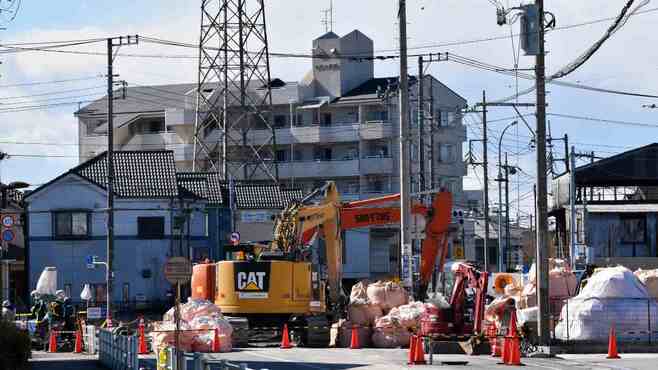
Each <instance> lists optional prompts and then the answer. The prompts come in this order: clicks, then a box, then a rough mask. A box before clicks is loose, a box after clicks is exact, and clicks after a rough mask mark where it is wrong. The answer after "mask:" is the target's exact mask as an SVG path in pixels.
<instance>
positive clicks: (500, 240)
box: [496, 121, 519, 272]
mask: <svg viewBox="0 0 658 370" xmlns="http://www.w3.org/2000/svg"><path fill="white" fill-rule="evenodd" d="M518 123H519V121H513V122H511V123H509V124H508V125H507V126H505V128H504V129H503V132H502V133H501V134H500V138H498V178H497V179H496V181H497V182H498V272H503V211H502V208H503V200H502V199H503V188H502V182H503V181H506V178H507V176H505V178H503V173H502V169H503V165H502V163H501V162H502V159H501V157H500V154H501V152H502V145H503V137H504V136H505V132H507V130H508V129H509V128H510V127H512V126H516V125H517V124H518ZM506 162H507V160H506ZM505 173H506V174H507V164H505ZM506 186H507V184H506ZM506 203H508V202H506ZM508 212H509V210H508ZM505 217H506V219H507V217H508V215H507V214H506V215H505Z"/></svg>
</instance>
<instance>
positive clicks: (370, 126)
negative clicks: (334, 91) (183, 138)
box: [206, 121, 392, 145]
mask: <svg viewBox="0 0 658 370" xmlns="http://www.w3.org/2000/svg"><path fill="white" fill-rule="evenodd" d="M275 134H276V143H277V145H291V144H314V143H349V142H356V141H359V140H377V139H385V138H388V137H390V136H391V135H392V128H391V124H390V123H388V122H383V121H372V122H367V123H365V124H362V125H361V124H359V123H344V124H338V123H337V124H333V125H331V126H324V125H308V126H294V127H292V128H290V127H285V128H279V129H276V130H275ZM231 136H232V137H233V138H235V139H238V140H236V142H241V141H242V140H241V139H240V134H239V133H238V132H235V133H234V134H232V135H231ZM220 137H221V135H220V133H219V131H217V130H215V131H213V132H212V133H211V134H210V135H209V136H208V137H207V138H206V140H207V141H208V142H216V141H217V140H219V138H220ZM269 139H270V133H269V132H268V131H267V130H250V132H249V135H248V136H247V140H248V143H249V144H252V145H262V144H265V143H266V142H267V141H268V140H269Z"/></svg>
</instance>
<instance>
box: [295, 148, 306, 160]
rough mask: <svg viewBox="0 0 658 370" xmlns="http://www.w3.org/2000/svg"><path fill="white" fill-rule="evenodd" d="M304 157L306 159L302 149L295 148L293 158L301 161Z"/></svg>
mask: <svg viewBox="0 0 658 370" xmlns="http://www.w3.org/2000/svg"><path fill="white" fill-rule="evenodd" d="M303 159H304V156H303V155H302V151H301V150H295V152H294V158H293V160H295V161H301V160H303Z"/></svg>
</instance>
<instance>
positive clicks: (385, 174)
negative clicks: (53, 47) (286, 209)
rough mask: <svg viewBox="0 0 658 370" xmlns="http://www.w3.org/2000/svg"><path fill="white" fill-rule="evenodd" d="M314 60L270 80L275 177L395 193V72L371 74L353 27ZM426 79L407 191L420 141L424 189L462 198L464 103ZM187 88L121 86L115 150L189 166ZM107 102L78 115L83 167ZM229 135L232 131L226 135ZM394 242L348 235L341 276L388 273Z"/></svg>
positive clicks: (390, 235)
mask: <svg viewBox="0 0 658 370" xmlns="http://www.w3.org/2000/svg"><path fill="white" fill-rule="evenodd" d="M312 54H313V55H314V56H315V58H313V59H311V60H312V62H311V70H310V71H309V72H308V73H307V74H306V75H305V76H303V77H302V78H301V79H300V81H294V82H284V81H281V80H279V79H273V80H272V81H271V89H272V103H273V105H272V111H271V112H272V114H271V115H270V116H271V119H272V122H271V124H272V125H273V126H274V127H275V137H276V143H277V146H276V148H275V150H274V153H275V154H274V156H275V158H271V160H275V161H276V162H277V165H278V174H279V179H280V181H281V182H282V183H283V184H285V185H288V186H290V187H295V188H302V189H304V190H311V189H313V188H314V187H316V186H318V185H320V184H322V183H324V182H325V181H326V180H334V181H336V183H337V185H338V189H339V191H340V192H341V196H343V198H346V199H359V198H361V199H363V198H369V197H373V196H378V195H382V194H387V193H394V192H397V191H398V190H399V185H398V184H399V161H398V157H399V150H398V149H399V148H398V136H399V110H398V96H397V94H396V90H397V84H398V78H397V76H396V77H375V75H374V59H375V58H373V57H374V46H373V42H372V40H371V39H369V38H368V37H367V36H366V35H364V34H363V33H361V32H360V31H358V30H355V31H352V32H351V33H349V34H347V35H345V36H342V37H340V36H338V35H336V34H335V33H333V32H329V33H327V34H325V35H323V36H321V37H319V38H317V39H315V40H313V43H312ZM424 78H425V80H424V90H425V91H424V99H423V100H424V104H423V112H424V114H425V120H424V125H423V126H424V130H423V132H422V133H421V132H419V129H418V127H419V125H418V118H417V117H418V109H417V106H418V103H417V95H418V94H417V93H418V91H417V90H418V88H417V86H418V85H417V78H415V77H413V76H412V77H411V78H410V81H411V86H410V95H411V97H410V98H411V103H412V107H413V109H412V111H411V112H410V115H411V119H410V122H411V160H412V167H413V173H412V175H411V178H412V188H413V189H419V182H418V181H417V179H418V178H419V176H418V172H419V169H420V165H419V162H418V160H419V152H420V148H419V138H420V136H421V135H422V137H423V138H424V148H423V151H424V153H425V163H424V164H423V166H424V171H425V179H426V188H438V187H444V188H447V189H448V190H450V191H452V192H453V194H454V196H455V198H456V199H457V200H458V201H461V199H462V179H463V176H465V175H466V165H465V163H464V160H463V158H462V145H463V143H464V142H465V141H466V129H465V127H464V126H463V124H462V117H461V111H462V110H463V108H465V107H466V101H465V99H464V98H462V97H460V96H459V95H458V94H457V93H455V92H454V91H453V90H451V89H450V88H448V87H447V86H445V85H444V84H442V83H441V82H440V81H438V80H437V79H435V78H434V77H432V76H425V77H424ZM195 88H196V86H195V85H194V84H180V85H168V86H143V87H131V88H128V89H127V91H126V97H125V99H122V100H117V101H116V104H115V111H116V112H117V116H116V119H115V122H114V127H115V131H114V132H115V142H116V143H117V148H118V149H120V150H121V149H125V150H137V149H170V150H173V151H174V152H175V160H176V165H177V167H178V168H179V169H180V170H188V169H189V168H190V167H191V165H192V159H193V154H194V146H193V133H194V122H195V106H194V103H195V102H196V99H195V94H196V91H195ZM204 93H210V94H212V93H213V92H212V91H210V92H204ZM249 93H250V94H262V93H263V91H262V86H254V87H253V88H252V87H250V88H249ZM105 106H106V102H105V101H104V100H99V101H97V102H93V103H91V104H89V105H88V106H86V107H84V108H82V109H81V110H80V111H79V112H77V116H78V119H79V138H80V139H79V140H80V161H81V162H82V161H84V160H85V159H86V158H88V157H89V156H93V155H95V154H97V153H98V152H99V151H103V150H105V147H104V143H105V142H106V136H105V135H106V132H107V122H106V121H105V114H106V113H105V112H106V111H105V109H106V108H105ZM264 128H265V125H263V130H258V129H256V130H253V129H252V130H250V131H249V135H248V137H247V140H248V142H249V143H252V144H255V145H261V144H263V143H266V141H267V140H268V138H269V132H268V131H267V130H264ZM233 134H237V133H229V135H233ZM220 137H221V136H220V133H219V132H218V130H212V131H209V132H207V136H206V138H205V140H207V141H208V142H214V141H217V140H219V139H220ZM229 142H238V141H234V140H230V141H229ZM432 144H433V145H432ZM255 179H256V180H263V181H266V180H268V177H267V175H266V174H264V173H262V174H259V173H256V176H255ZM237 180H241V179H237ZM397 239H398V237H397V233H396V232H395V231H394V230H390V229H384V230H382V229H373V230H365V231H354V232H348V233H347V235H346V245H347V250H348V251H349V252H348V253H347V255H346V256H345V257H346V258H345V261H346V266H345V269H344V270H345V273H346V276H347V277H354V278H359V277H366V276H371V275H373V274H375V275H376V274H378V273H381V274H384V275H385V274H389V273H393V271H392V270H391V269H392V267H391V265H392V264H390V263H388V261H394V260H395V258H397V257H396V255H395V254H396V253H397V250H398V247H397V244H398V241H397ZM382 261H386V262H385V263H382Z"/></svg>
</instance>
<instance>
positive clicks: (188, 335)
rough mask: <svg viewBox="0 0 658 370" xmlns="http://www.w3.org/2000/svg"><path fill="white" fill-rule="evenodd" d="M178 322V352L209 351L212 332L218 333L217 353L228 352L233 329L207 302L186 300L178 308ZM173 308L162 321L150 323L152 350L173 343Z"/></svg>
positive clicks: (215, 307) (174, 336)
mask: <svg viewBox="0 0 658 370" xmlns="http://www.w3.org/2000/svg"><path fill="white" fill-rule="evenodd" d="M179 310H180V316H181V322H180V329H181V332H180V334H179V342H180V349H182V350H184V351H185V352H211V350H212V344H213V340H214V338H215V329H217V330H218V333H219V340H220V352H230V351H231V350H232V349H233V347H232V344H231V335H232V334H233V328H232V327H231V324H230V323H229V322H228V320H226V319H225V318H224V316H222V311H221V310H220V309H219V307H217V306H216V305H214V304H213V303H212V302H210V301H206V300H201V299H192V298H190V299H188V301H187V303H185V304H182V305H180V306H179ZM174 311H175V307H172V308H171V309H169V311H167V312H166V313H165V314H164V316H163V317H162V321H160V322H156V323H154V324H153V330H152V332H151V340H152V343H153V348H154V349H160V348H164V347H167V346H174V345H175V344H176V335H175V330H176V320H175V316H174Z"/></svg>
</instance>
